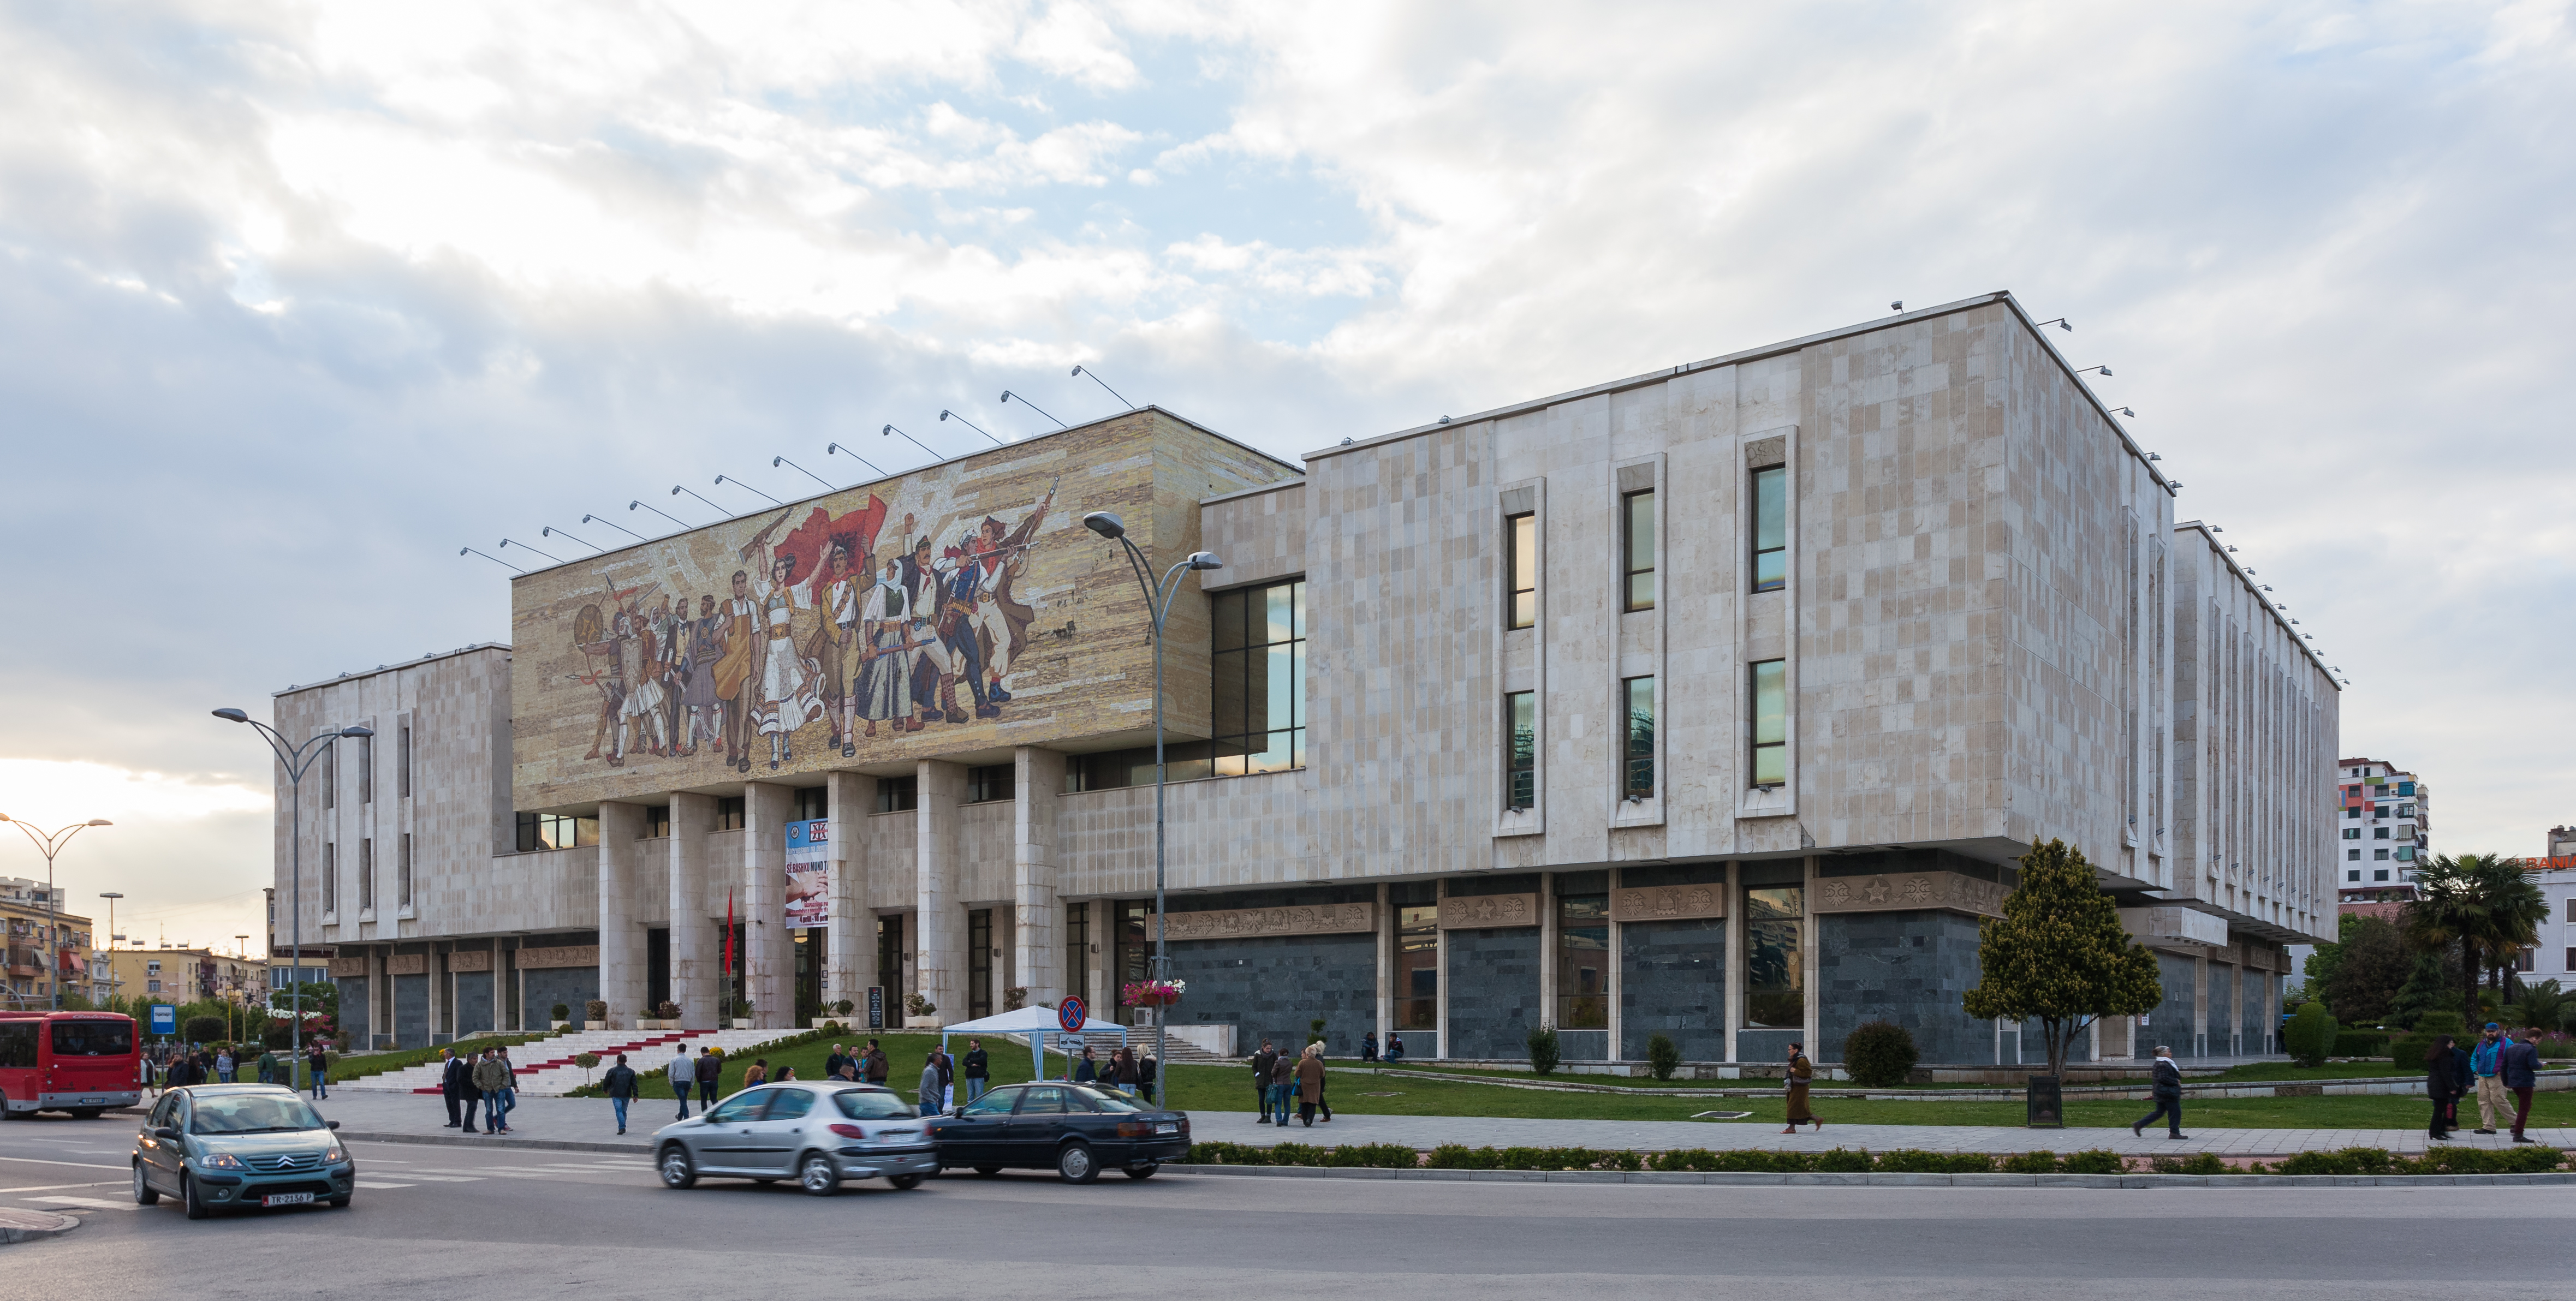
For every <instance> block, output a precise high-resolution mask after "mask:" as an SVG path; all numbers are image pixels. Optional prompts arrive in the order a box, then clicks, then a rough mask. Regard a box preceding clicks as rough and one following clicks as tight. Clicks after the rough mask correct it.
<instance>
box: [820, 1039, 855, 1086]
mask: <svg viewBox="0 0 2576 1301" xmlns="http://www.w3.org/2000/svg"><path fill="white" fill-rule="evenodd" d="M849 1064H850V1058H849V1055H848V1054H846V1053H843V1052H842V1051H841V1046H840V1045H839V1044H834V1045H832V1055H831V1056H829V1057H826V1058H824V1059H823V1078H824V1079H827V1080H837V1079H839V1078H841V1068H842V1067H844V1066H847V1065H849Z"/></svg>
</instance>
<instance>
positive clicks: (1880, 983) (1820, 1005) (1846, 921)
mask: <svg viewBox="0 0 2576 1301" xmlns="http://www.w3.org/2000/svg"><path fill="white" fill-rule="evenodd" d="M1816 939H1817V942H1818V944H1819V945H1820V947H1819V948H1818V950H1817V955H1816V958H1817V961H1816V978H1817V990H1816V998H1817V1021H1816V1030H1817V1033H1816V1039H1817V1042H1815V1043H1812V1044H1809V1045H1807V1055H1808V1056H1809V1057H1810V1058H1812V1059H1814V1060H1816V1061H1820V1062H1838V1061H1841V1060H1842V1059H1843V1041H1844V1040H1845V1039H1847V1038H1849V1037H1850V1035H1851V1032H1852V1029H1853V1027H1855V1026H1858V1025H1860V1024H1862V1023H1864V1022H1868V1021H1878V1020H1887V1021H1893V1022H1895V1023H1896V1024H1898V1025H1901V1026H1904V1027H1905V1028H1906V1029H1907V1030H1908V1031H1909V1032H1911V1033H1912V1034H1913V1036H1914V1048H1915V1051H1916V1052H1918V1053H1920V1054H1921V1058H1920V1060H1922V1061H1925V1062H1984V1061H1992V1060H1993V1059H1994V1052H1995V1046H1994V1045H1995V1040H1994V1023H1993V1022H1991V1021H1980V1020H1978V1019H1976V1018H1974V1017H1971V1016H1969V1015H1968V1013H1967V1011H1966V1009H1964V1008H1962V1007H1961V1006H1960V1004H1959V1000H1960V998H1961V996H1962V995H1964V994H1966V993H1967V992H1968V990H1970V989H1972V988H1974V987H1975V986H1976V983H1977V979H1978V967H1977V920H1976V919H1975V918H1973V917H1967V916H1963V915H1961V914H1958V913H1951V912H1901V913H1898V912H1891V913H1827V914H1825V915H1823V916H1821V917H1818V918H1817V919H1816Z"/></svg>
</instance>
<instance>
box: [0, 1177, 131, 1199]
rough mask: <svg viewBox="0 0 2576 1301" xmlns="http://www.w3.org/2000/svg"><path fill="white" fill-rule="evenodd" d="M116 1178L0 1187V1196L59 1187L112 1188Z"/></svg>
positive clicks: (51, 1189)
mask: <svg viewBox="0 0 2576 1301" xmlns="http://www.w3.org/2000/svg"><path fill="white" fill-rule="evenodd" d="M116 1183H117V1181H116V1180H114V1179H100V1180H96V1181H93V1182H91V1183H85V1184H37V1185H36V1186H34V1187H32V1188H0V1197H17V1196H21V1195H24V1194H27V1193H50V1192H53V1191H54V1190H56V1189H58V1188H112V1187H114V1186H116Z"/></svg>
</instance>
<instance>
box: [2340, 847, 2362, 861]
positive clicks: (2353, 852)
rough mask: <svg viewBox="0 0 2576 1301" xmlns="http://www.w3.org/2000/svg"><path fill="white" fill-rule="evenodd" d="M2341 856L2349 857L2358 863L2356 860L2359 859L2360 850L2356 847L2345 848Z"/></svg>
mask: <svg viewBox="0 0 2576 1301" xmlns="http://www.w3.org/2000/svg"><path fill="white" fill-rule="evenodd" d="M2343 856H2344V857H2345V858H2348V859H2351V860H2352V861H2354V862H2356V863H2358V862H2360V861H2361V851H2360V850H2358V849H2347V850H2345V851H2343Z"/></svg>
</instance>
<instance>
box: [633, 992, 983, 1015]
mask: <svg viewBox="0 0 2576 1301" xmlns="http://www.w3.org/2000/svg"><path fill="white" fill-rule="evenodd" d="M1020 992H1021V993H1023V994H1025V993H1027V992H1028V991H1027V990H1025V989H1023V990H1021V991H1020ZM663 1006H665V1007H667V1006H669V1004H667V1003H666V1004H664V1005H663ZM857 1006H858V1004H856V1003H853V1002H851V1001H850V1000H848V999H846V998H845V999H842V1000H841V1001H839V1002H837V1003H834V1004H832V1015H834V1016H848V1015H849V1014H850V1011H851V1009H853V1008H855V1007H857Z"/></svg>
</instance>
